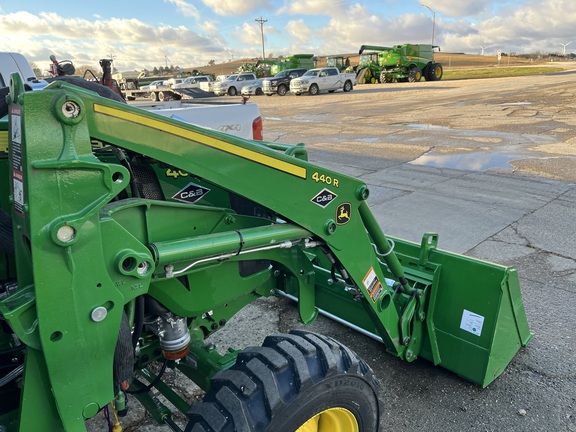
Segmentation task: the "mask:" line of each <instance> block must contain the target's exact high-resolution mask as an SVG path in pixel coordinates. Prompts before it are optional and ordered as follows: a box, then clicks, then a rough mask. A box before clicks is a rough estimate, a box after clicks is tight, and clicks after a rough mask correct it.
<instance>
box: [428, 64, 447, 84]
mask: <svg viewBox="0 0 576 432" xmlns="http://www.w3.org/2000/svg"><path fill="white" fill-rule="evenodd" d="M443 75H444V68H443V67H442V65H441V64H440V63H432V66H431V68H430V77H431V78H432V79H431V81H440V80H441V79H442V76H443Z"/></svg>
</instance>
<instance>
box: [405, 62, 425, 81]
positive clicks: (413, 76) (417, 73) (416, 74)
mask: <svg viewBox="0 0 576 432" xmlns="http://www.w3.org/2000/svg"><path fill="white" fill-rule="evenodd" d="M421 79H422V71H421V70H420V68H419V67H418V66H413V67H411V68H410V71H409V72H408V81H410V82H419V81H420V80H421Z"/></svg>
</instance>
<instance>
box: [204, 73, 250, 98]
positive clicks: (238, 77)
mask: <svg viewBox="0 0 576 432" xmlns="http://www.w3.org/2000/svg"><path fill="white" fill-rule="evenodd" d="M257 79H258V78H256V74H253V73H241V74H234V75H230V76H228V78H226V79H225V80H224V81H220V82H216V83H214V94H215V95H216V96H224V95H225V94H227V95H228V96H236V95H238V94H240V91H241V90H242V87H245V86H250V85H252V84H254V83H255V82H256V80H257Z"/></svg>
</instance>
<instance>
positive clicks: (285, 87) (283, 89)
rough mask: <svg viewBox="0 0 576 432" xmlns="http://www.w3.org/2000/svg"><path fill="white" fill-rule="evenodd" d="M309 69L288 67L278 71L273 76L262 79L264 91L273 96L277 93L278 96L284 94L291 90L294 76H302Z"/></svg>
mask: <svg viewBox="0 0 576 432" xmlns="http://www.w3.org/2000/svg"><path fill="white" fill-rule="evenodd" d="M307 70H308V69H286V70H283V71H280V72H278V73H277V74H276V75H274V76H273V77H272V78H266V79H265V80H263V81H262V91H263V92H264V94H265V95H266V96H272V95H273V94H274V93H276V94H277V95H278V96H284V95H285V94H286V93H288V91H289V90H290V81H292V80H293V79H294V78H298V77H301V76H302V75H304V74H305V73H306V71H307Z"/></svg>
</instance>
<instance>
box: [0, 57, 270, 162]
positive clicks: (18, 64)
mask: <svg viewBox="0 0 576 432" xmlns="http://www.w3.org/2000/svg"><path fill="white" fill-rule="evenodd" d="M14 72H18V73H19V74H20V75H21V76H22V78H23V80H24V82H25V84H26V86H27V87H29V88H30V90H41V89H42V88H44V87H46V86H47V85H48V84H49V83H48V82H47V81H44V80H37V79H36V76H35V74H34V71H33V70H32V68H31V67H30V65H29V64H28V61H27V60H26V59H25V58H24V56H22V55H21V54H18V53H7V52H0V118H2V117H4V116H5V115H6V114H7V112H8V107H7V105H6V101H5V96H6V94H8V86H9V85H10V75H11V74H12V73H14ZM60 78H70V79H75V80H76V82H75V84H76V83H79V84H82V83H83V82H85V83H86V81H83V80H82V79H81V78H77V77H60ZM90 84H91V85H94V83H90ZM104 90H108V89H106V88H104ZM212 99H215V98H212ZM134 106H138V107H139V108H142V109H146V110H153V111H154V112H155V113H157V114H161V115H163V116H166V117H171V118H174V119H177V120H181V121H184V122H187V123H192V124H195V125H197V126H202V127H206V128H210V129H215V130H218V131H221V132H225V133H228V134H231V135H235V136H238V137H241V138H247V139H258V140H261V139H262V118H261V117H260V110H259V109H258V105H256V104H254V103H233V102H224V101H218V102H215V101H212V100H209V101H203V102H200V101H197V100H192V102H191V103H187V102H185V101H171V102H163V103H162V102H161V103H142V104H137V103H136V104H134ZM1 142H2V137H0V143H1ZM6 142H7V141H6ZM1 151H2V148H0V152H1Z"/></svg>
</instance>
